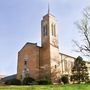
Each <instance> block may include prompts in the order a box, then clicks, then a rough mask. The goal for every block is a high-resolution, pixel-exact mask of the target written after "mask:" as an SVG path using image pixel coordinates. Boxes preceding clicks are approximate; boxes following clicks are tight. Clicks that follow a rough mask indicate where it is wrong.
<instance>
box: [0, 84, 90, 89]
mask: <svg viewBox="0 0 90 90" xmlns="http://www.w3.org/2000/svg"><path fill="white" fill-rule="evenodd" d="M0 90H90V84H80V85H79V84H75V85H33V86H0Z"/></svg>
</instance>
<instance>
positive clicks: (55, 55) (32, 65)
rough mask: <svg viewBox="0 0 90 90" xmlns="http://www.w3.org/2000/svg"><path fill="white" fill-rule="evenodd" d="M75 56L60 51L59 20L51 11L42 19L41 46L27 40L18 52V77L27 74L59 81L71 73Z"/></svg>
mask: <svg viewBox="0 0 90 90" xmlns="http://www.w3.org/2000/svg"><path fill="white" fill-rule="evenodd" d="M74 60H75V58H74V57H72V56H68V55H65V54H62V53H60V52H59V42H58V31H57V22H56V18H55V16H53V15H52V14H51V13H50V12H49V11H48V14H46V15H45V16H43V18H42V20H41V47H40V46H37V43H30V42H27V43H26V44H25V45H24V47H23V48H22V49H21V50H20V51H19V52H18V66H17V79H20V80H21V79H23V78H25V77H27V76H29V77H32V78H34V79H36V80H40V79H50V80H52V82H57V81H58V80H59V78H60V77H61V76H62V75H71V68H72V67H73V63H74Z"/></svg>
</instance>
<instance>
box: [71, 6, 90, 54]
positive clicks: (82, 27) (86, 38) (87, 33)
mask: <svg viewBox="0 0 90 90" xmlns="http://www.w3.org/2000/svg"><path fill="white" fill-rule="evenodd" d="M75 24H76V26H77V28H78V29H79V31H80V34H81V38H82V42H81V41H79V43H78V41H75V40H73V42H74V43H75V45H76V46H77V47H78V50H77V51H78V52H81V53H83V54H84V55H85V56H90V7H87V8H85V9H84V11H83V18H82V19H81V20H80V22H78V23H75Z"/></svg>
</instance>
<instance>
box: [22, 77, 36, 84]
mask: <svg viewBox="0 0 90 90" xmlns="http://www.w3.org/2000/svg"><path fill="white" fill-rule="evenodd" d="M33 82H35V79H33V78H31V77H26V78H24V80H23V84H24V85H30V84H32V83H33Z"/></svg>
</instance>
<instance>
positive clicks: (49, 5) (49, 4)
mask: <svg viewBox="0 0 90 90" xmlns="http://www.w3.org/2000/svg"><path fill="white" fill-rule="evenodd" d="M48 14H50V4H49V1H48Z"/></svg>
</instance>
